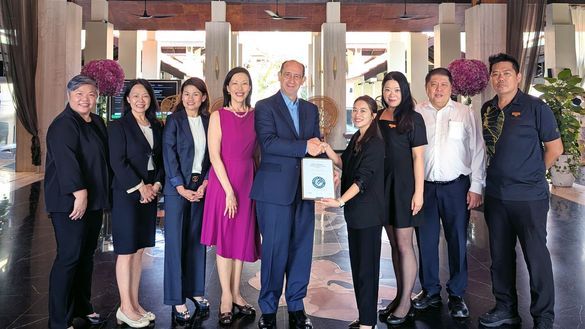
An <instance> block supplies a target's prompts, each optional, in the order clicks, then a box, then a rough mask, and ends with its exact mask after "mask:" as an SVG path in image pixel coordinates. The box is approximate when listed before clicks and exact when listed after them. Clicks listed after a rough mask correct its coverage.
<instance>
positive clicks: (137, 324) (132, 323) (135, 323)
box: [116, 307, 150, 328]
mask: <svg viewBox="0 0 585 329" xmlns="http://www.w3.org/2000/svg"><path fill="white" fill-rule="evenodd" d="M116 321H117V323H118V325H121V324H122V323H125V324H127V325H128V326H129V327H131V328H144V327H148V325H149V324H150V321H148V319H146V318H145V317H141V318H140V319H138V320H132V319H130V318H129V317H127V316H126V314H124V313H123V312H122V310H120V308H119V307H118V311H116Z"/></svg>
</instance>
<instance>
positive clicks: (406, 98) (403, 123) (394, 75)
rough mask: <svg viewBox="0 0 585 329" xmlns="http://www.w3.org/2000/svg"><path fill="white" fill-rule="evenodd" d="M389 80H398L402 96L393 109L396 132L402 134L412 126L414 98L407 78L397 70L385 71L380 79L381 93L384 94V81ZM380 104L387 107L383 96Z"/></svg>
mask: <svg viewBox="0 0 585 329" xmlns="http://www.w3.org/2000/svg"><path fill="white" fill-rule="evenodd" d="M390 80H394V81H396V82H398V86H399V87H400V95H401V96H402V98H401V101H400V104H398V106H397V107H396V108H395V109H394V120H395V121H396V122H398V124H397V129H398V132H399V133H401V134H403V133H405V132H408V131H410V130H412V129H413V128H414V121H413V118H412V117H413V115H414V100H413V99H412V95H411V93H410V85H409V84H408V80H407V79H406V77H405V76H404V74H402V73H401V72H398V71H392V72H388V73H386V75H385V76H384V80H382V95H384V86H385V85H386V82H387V81H390ZM382 104H383V105H384V108H388V104H386V99H385V98H384V96H382Z"/></svg>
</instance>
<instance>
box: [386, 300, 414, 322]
mask: <svg viewBox="0 0 585 329" xmlns="http://www.w3.org/2000/svg"><path fill="white" fill-rule="evenodd" d="M413 318H414V307H412V305H411V306H410V309H409V310H408V313H406V315H405V316H403V317H398V316H396V315H394V314H393V313H391V314H390V315H389V316H388V318H387V319H386V321H385V322H386V323H387V324H390V325H393V326H397V325H401V324H403V323H405V322H406V321H408V320H412V319H413Z"/></svg>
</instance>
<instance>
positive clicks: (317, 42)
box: [307, 32, 323, 96]
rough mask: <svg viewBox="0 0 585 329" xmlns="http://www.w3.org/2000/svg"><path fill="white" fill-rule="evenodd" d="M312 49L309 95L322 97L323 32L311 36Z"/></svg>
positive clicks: (310, 54)
mask: <svg viewBox="0 0 585 329" xmlns="http://www.w3.org/2000/svg"><path fill="white" fill-rule="evenodd" d="M311 41H312V42H311V48H310V53H309V76H308V77H307V78H308V79H309V80H310V83H309V95H311V96H320V95H322V94H323V83H322V79H323V69H322V67H323V59H322V57H321V32H313V33H312V36H311Z"/></svg>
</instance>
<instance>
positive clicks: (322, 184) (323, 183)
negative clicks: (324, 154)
mask: <svg viewBox="0 0 585 329" xmlns="http://www.w3.org/2000/svg"><path fill="white" fill-rule="evenodd" d="M301 165H302V166H301V177H302V178H301V182H302V189H303V200H315V199H320V198H335V186H334V182H333V161H331V160H330V159H324V158H303V160H302V164H301Z"/></svg>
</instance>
